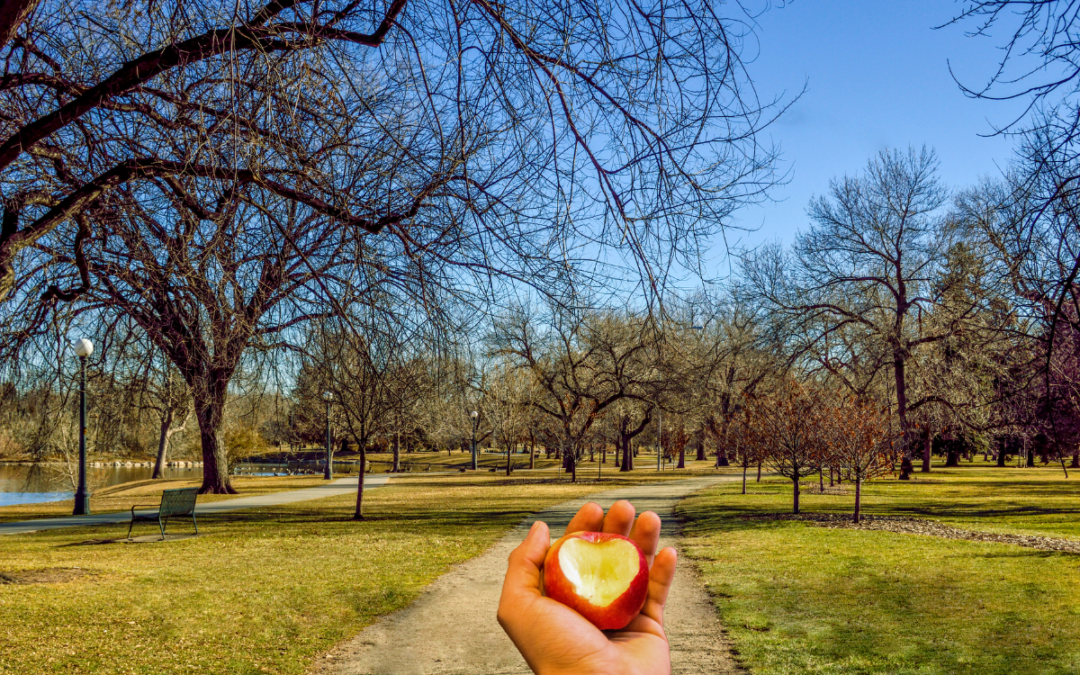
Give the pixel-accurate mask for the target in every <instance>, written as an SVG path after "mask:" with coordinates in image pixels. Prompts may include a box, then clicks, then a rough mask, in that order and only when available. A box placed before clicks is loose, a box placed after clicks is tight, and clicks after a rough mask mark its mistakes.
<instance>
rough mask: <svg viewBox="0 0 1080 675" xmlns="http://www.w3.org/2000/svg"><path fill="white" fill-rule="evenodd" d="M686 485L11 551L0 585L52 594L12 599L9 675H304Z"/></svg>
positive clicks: (442, 502) (438, 492)
mask: <svg viewBox="0 0 1080 675" xmlns="http://www.w3.org/2000/svg"><path fill="white" fill-rule="evenodd" d="M685 475H686V474H685V473H682V474H680V473H679V472H666V473H665V474H664V475H662V476H658V475H656V474H647V473H646V472H634V473H633V474H630V475H626V474H623V475H622V476H618V475H617V474H614V473H612V474H609V475H608V477H606V478H605V480H604V481H602V482H595V481H593V480H583V482H582V483H579V484H577V485H573V484H570V483H569V482H566V481H557V482H555V481H550V480H549V481H547V482H542V481H541V480H540V478H541V476H539V475H536V474H519V475H518V477H515V478H511V479H505V478H502V477H499V476H492V475H487V474H470V475H465V476H458V475H454V476H403V477H400V478H395V479H394V480H393V482H392V483H391V484H390V485H389V486H388V487H383V488H379V489H377V490H371V491H370V492H368V493H366V496H365V501H366V509H365V512H366V515H367V518H368V519H367V520H366V521H364V522H353V521H351V520H349V518H350V516H351V515H352V509H353V497H352V496H351V495H348V496H344V497H331V498H326V499H320V500H314V501H309V502H300V503H297V504H292V505H288V506H281V507H273V508H266V509H258V510H252V511H239V512H235V513H226V514H219V515H216V516H205V517H202V518H200V519H199V530H200V532H202V533H203V536H200V537H197V538H191V539H184V540H178V541H171V542H166V543H155V544H122V543H114V544H105V545H93V544H89V543H88V542H93V541H95V540H101V539H106V538H111V537H122V536H123V534H124V531H125V528H124V527H121V526H116V525H114V526H108V527H100V528H80V529H69V530H57V531H52V532H42V533H35V534H31V535H12V536H4V537H0V573H2V574H6V575H8V576H9V577H16V578H19V577H23V578H26V577H27V576H31V575H35V574H36V575H38V576H39V577H45V578H49V577H50V574H51V575H52V578H53V580H54V581H55V582H54V583H36V584H6V585H5V584H2V583H0V617H3V620H2V621H0V673H5V674H7V673H11V674H15V673H17V674H19V675H27V674H30V673H34V674H37V673H41V674H50V673H100V674H103V675H105V674H108V675H112V674H128V673H139V674H153V675H158V674H161V673H188V672H197V673H229V674H251V673H263V672H270V673H281V674H291V673H303V672H305V671H306V669H307V668H308V667H309V666H310V665H311V663H312V661H313V660H314V659H315V658H316V657H317V656H318V655H319V654H320V653H322V652H324V651H326V650H327V649H329V648H330V647H331V646H332V645H334V644H335V643H337V642H339V641H341V640H343V639H346V638H348V637H350V636H352V635H354V634H356V633H357V632H359V630H360V629H361V628H363V627H364V626H365V625H367V624H369V623H370V622H372V621H373V620H374V619H375V618H376V617H378V616H379V615H382V614H385V613H387V612H391V611H393V610H396V609H399V608H401V607H403V606H405V605H407V604H408V603H409V602H411V601H412V600H413V599H414V598H415V597H416V596H417V594H418V593H419V592H420V590H421V589H422V588H423V586H425V585H426V584H428V583H430V582H431V581H432V580H434V579H435V578H436V577H437V576H439V575H440V574H442V573H444V572H445V571H447V570H448V569H449V567H450V566H451V565H453V564H455V563H458V562H461V561H463V560H466V559H468V558H471V557H473V556H475V555H477V554H479V553H480V552H482V551H483V550H485V549H486V548H487V547H488V546H490V545H491V544H492V543H493V542H494V541H495V540H496V539H497V538H498V537H499V536H500V535H502V534H503V533H504V532H506V531H507V529H508V528H510V527H512V526H514V525H516V524H517V523H518V522H520V520H521V519H522V518H523V517H524V516H525V515H527V514H529V513H533V512H535V511H537V510H540V509H542V508H544V507H546V506H548V505H550V504H553V503H557V502H560V501H564V500H566V499H571V498H574V497H578V496H581V495H585V494H588V493H590V492H595V491H599V490H608V489H613V488H616V487H618V486H620V485H626V484H630V483H637V482H641V481H643V480H666V479H669V478H679V477H683V476H685ZM252 480H260V479H252ZM262 480H266V481H269V480H270V479H262ZM275 480H277V481H283V480H286V479H280V478H279V479H275ZM253 488H254V486H253ZM186 524H187V523H185V522H183V521H180V522H178V523H177V528H176V531H177V532H180V531H182V530H183V528H184V526H185V525H186ZM75 568H78V569H75ZM447 629H448V630H452V629H453V628H452V627H447Z"/></svg>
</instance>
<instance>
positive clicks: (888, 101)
mask: <svg viewBox="0 0 1080 675" xmlns="http://www.w3.org/2000/svg"><path fill="white" fill-rule="evenodd" d="M959 8H960V5H959V4H958V3H954V2H951V1H950V0H900V1H896V0H893V1H891V2H886V1H884V0H814V1H810V0H795V1H794V2H791V3H790V4H788V5H787V6H785V7H774V8H773V9H770V10H769V11H767V12H765V13H764V14H763V15H761V17H760V18H759V19H758V23H759V25H758V27H757V31H756V32H757V36H758V41H759V45H758V50H756V51H757V54H756V59H754V61H753V62H752V63H750V64H749V65H748V69H749V71H750V75H751V77H752V78H753V79H754V82H755V84H756V86H757V87H758V90H759V93H760V94H761V96H762V97H763V98H768V97H771V96H773V95H775V94H779V93H782V92H785V91H786V92H787V95H788V97H791V96H793V95H794V94H796V93H798V92H799V91H800V90H801V89H802V87H803V84H804V83H805V84H807V86H808V90H807V92H806V93H805V94H804V95H803V97H802V98H801V99H800V100H799V101H798V102H797V103H795V105H794V106H793V107H792V109H791V110H789V111H788V112H787V114H786V115H785V116H784V117H782V118H781V119H780V120H779V121H778V122H777V123H776V124H775V125H774V126H773V127H771V128H770V129H769V130H768V132H767V135H768V136H770V137H771V138H772V140H773V141H774V142H775V143H777V144H779V145H780V147H781V149H782V152H783V167H784V168H786V169H790V171H791V180H790V183H789V184H788V185H786V186H781V187H779V188H777V189H776V190H775V191H774V193H773V196H774V197H775V198H776V199H778V200H780V201H778V202H777V203H767V204H764V205H761V206H750V207H746V208H744V209H742V210H740V211H739V212H738V214H737V222H738V224H740V225H742V226H744V227H750V228H757V231H756V232H751V233H734V234H735V237H736V238H741V241H742V243H744V244H751V245H752V244H756V243H760V242H762V241H767V240H774V239H779V240H782V241H784V242H785V243H790V242H791V241H792V239H793V236H794V234H795V232H796V231H798V230H800V229H805V228H806V227H807V225H808V223H809V221H808V219H807V217H806V215H805V210H806V206H807V203H808V201H809V199H810V197H811V196H813V195H821V194H826V193H827V191H828V188H829V180H830V179H831V178H833V177H838V176H842V175H844V174H845V173H846V174H849V175H854V174H857V173H858V172H859V171H861V169H862V168H863V166H865V164H866V161H867V160H868V159H869V158H870V157H871V156H872V155H874V154H875V153H877V152H878V151H879V150H882V149H885V148H906V147H907V146H909V145H913V146H915V147H919V146H921V145H923V144H926V145H927V146H930V147H932V148H934V149H935V150H936V151H937V154H938V158H939V160H940V162H941V168H940V173H939V175H940V176H941V178H942V179H943V180H944V181H945V183H946V184H947V185H949V186H950V187H952V188H954V189H957V188H962V187H965V186H967V185H971V184H972V183H974V182H975V181H977V180H978V179H979V177H980V176H984V175H993V174H996V173H998V172H999V167H1004V166H1005V165H1006V164H1007V163H1008V162H1009V160H1010V158H1011V155H1012V149H1013V146H1014V142H1015V141H1014V139H1012V138H1007V137H1001V136H998V137H992V138H986V137H980V134H984V135H985V134H988V133H990V132H992V130H993V128H994V125H999V126H1000V125H1003V124H1006V123H1008V122H1010V121H1012V119H1013V118H1014V117H1015V115H1016V114H1017V113H1018V112H1020V111H1021V110H1022V109H1023V104H1022V103H1019V102H993V101H982V100H972V99H970V98H967V97H966V96H964V94H963V93H962V92H961V91H960V90H959V88H958V87H957V85H956V83H955V81H954V80H953V78H952V76H951V75H950V74H949V64H950V63H951V64H952V67H953V70H954V72H956V73H957V75H958V76H959V77H960V78H961V79H962V80H963V81H964V82H965V84H969V85H970V86H979V85H981V84H982V83H984V82H985V81H986V80H987V78H989V77H990V76H991V75H992V74H993V72H994V69H995V66H996V64H997V59H998V57H999V55H1000V52H999V50H998V49H997V46H998V45H999V44H1000V43H1001V39H1000V38H994V39H987V38H970V37H967V36H965V29H967V30H970V29H972V28H973V27H974V25H973V24H966V25H964V26H949V27H946V28H943V29H940V30H932V28H933V27H934V26H936V25H939V24H942V23H945V22H946V21H948V20H949V19H950V18H951V17H952V16H953V14H954V13H955V12H956V11H958V9H959ZM751 56H753V55H751ZM715 264H716V266H717V267H716V269H717V271H718V272H719V271H720V270H722V269H723V268H724V266H725V263H724V260H723V255H722V251H720V250H718V251H717V256H716V260H715Z"/></svg>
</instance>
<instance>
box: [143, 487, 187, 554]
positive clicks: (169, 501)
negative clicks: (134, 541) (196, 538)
mask: <svg viewBox="0 0 1080 675" xmlns="http://www.w3.org/2000/svg"><path fill="white" fill-rule="evenodd" d="M198 496H199V488H197V487H193V488H177V489H175V490H165V491H163V492H162V493H161V504H160V505H158V510H157V512H155V513H148V514H143V515H140V514H137V513H135V509H137V508H139V507H140V505H138V504H136V505H135V506H132V507H131V524H130V525H128V539H131V528H133V527H135V523H137V522H143V521H144V522H151V523H152V522H155V521H156V522H157V524H158V528H160V529H161V540H162V541H165V528H166V527H168V525H169V518H191V522H192V523H193V524H194V525H195V534H198V533H199V524H198V523H197V522H195V499H196V498H197V497H198ZM141 506H144V507H145V506H152V505H151V504H143V505H141Z"/></svg>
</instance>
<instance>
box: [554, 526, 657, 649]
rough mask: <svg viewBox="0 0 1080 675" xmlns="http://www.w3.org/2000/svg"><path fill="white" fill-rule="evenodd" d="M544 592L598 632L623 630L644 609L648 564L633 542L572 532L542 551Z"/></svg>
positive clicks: (597, 533)
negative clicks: (543, 552) (544, 554)
mask: <svg viewBox="0 0 1080 675" xmlns="http://www.w3.org/2000/svg"><path fill="white" fill-rule="evenodd" d="M543 583H544V594H545V595H547V596H548V597H549V598H551V599H553V600H558V601H559V602H561V603H562V604H564V605H566V606H567V607H570V608H571V609H574V610H575V611H577V612H578V614H581V615H582V616H583V617H585V618H586V619H588V620H589V621H591V622H592V623H593V625H595V626H596V627H597V628H599V629H600V630H611V629H619V628H625V627H626V624H628V623H630V620H631V619H633V618H634V617H635V616H637V615H638V613H639V612H640V611H641V608H642V607H644V606H645V598H646V597H647V596H648V594H649V564H648V562H646V560H645V554H644V553H642V552H641V549H640V548H638V545H637V544H635V543H634V542H633V540H631V539H629V538H627V537H624V536H622V535H620V534H608V533H605V532H572V533H570V534H568V535H566V536H564V537H562V538H561V539H559V540H558V541H556V542H555V543H554V544H552V546H551V548H550V549H548V552H547V556H546V557H545V558H544V577H543Z"/></svg>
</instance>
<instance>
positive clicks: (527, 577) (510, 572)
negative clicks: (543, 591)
mask: <svg viewBox="0 0 1080 675" xmlns="http://www.w3.org/2000/svg"><path fill="white" fill-rule="evenodd" d="M550 546H551V534H550V532H549V530H548V526H547V523H545V522H543V521H541V520H538V521H536V522H535V523H533V525H532V527H531V528H530V529H529V534H528V536H526V537H525V541H523V542H521V544H520V545H519V546H518V547H517V548H515V549H514V551H513V552H512V553H511V554H510V561H509V565H508V566H507V568H506V580H505V581H504V583H503V593H504V594H505V593H506V592H507V591H511V592H514V593H517V592H523V591H524V592H530V593H531V592H535V593H536V594H537V595H539V594H540V568H541V567H542V566H543V564H544V556H546V555H547V551H548V548H549V547H550Z"/></svg>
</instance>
